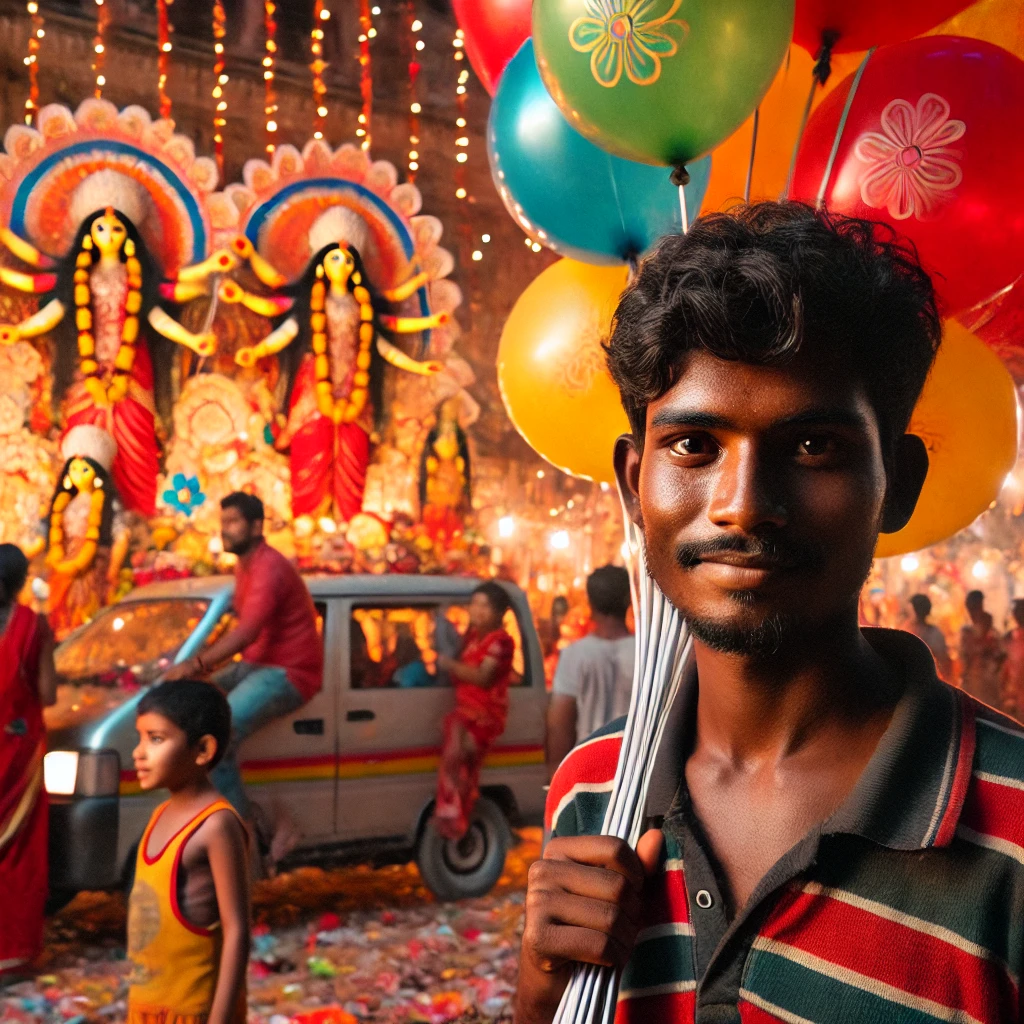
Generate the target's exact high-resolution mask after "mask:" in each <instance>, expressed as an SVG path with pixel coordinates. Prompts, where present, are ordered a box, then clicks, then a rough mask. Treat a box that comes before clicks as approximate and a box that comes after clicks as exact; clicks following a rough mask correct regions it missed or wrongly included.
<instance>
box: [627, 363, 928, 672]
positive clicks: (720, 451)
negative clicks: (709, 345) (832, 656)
mask: <svg viewBox="0 0 1024 1024" xmlns="http://www.w3.org/2000/svg"><path fill="white" fill-rule="evenodd" d="M897 447H898V450H897V452H896V454H895V457H894V459H893V470H892V472H891V474H890V476H888V477H887V474H886V468H885V464H884V462H883V453H882V440H881V435H880V430H879V424H878V420H877V416H876V414H875V412H874V410H873V408H872V406H871V404H870V402H869V401H868V396H867V394H866V392H865V390H864V388H863V386H861V385H860V384H859V383H858V382H856V381H854V380H852V379H851V375H850V374H848V373H843V372H842V371H841V369H840V368H838V367H837V366H836V365H835V364H834V363H827V362H825V361H824V360H823V359H821V358H820V357H819V358H815V356H814V355H813V354H810V355H809V354H806V353H802V354H799V355H798V356H797V357H795V358H794V359H793V360H791V361H790V362H788V363H787V364H785V365H784V366H777V367H766V366H754V365H750V364H746V363H738V362H730V361H725V360H721V359H718V358H716V357H714V356H712V355H710V354H708V353H704V352H694V353H691V354H690V355H689V356H688V357H687V359H686V361H685V362H684V364H683V366H682V368H681V371H680V373H679V375H678V379H677V381H676V383H675V385H674V386H673V387H672V388H671V389H670V390H669V391H668V392H667V393H666V394H664V395H662V396H661V397H660V398H659V399H657V400H656V401H654V402H652V403H651V404H650V406H649V407H648V409H647V434H646V439H645V443H644V449H643V455H642V457H641V456H640V454H639V453H637V451H636V450H635V448H634V447H633V446H632V444H628V445H627V444H625V443H622V442H620V447H619V449H618V451H617V459H616V462H617V468H618V471H619V474H620V479H621V480H622V482H623V484H624V490H625V491H626V492H627V493H628V494H629V495H630V496H631V498H630V508H631V514H632V516H633V519H634V521H635V522H637V523H638V524H639V525H640V526H641V528H642V529H643V531H644V535H645V538H646V542H647V560H648V566H649V568H650V571H651V573H652V575H653V576H654V578H655V579H656V580H657V582H658V584H659V585H660V587H661V589H662V590H663V591H664V592H665V594H666V595H667V596H668V597H669V598H670V599H671V601H672V603H673V604H674V605H675V606H676V607H677V608H678V609H679V610H680V612H682V613H683V615H684V616H685V617H686V618H687V619H688V620H689V621H690V624H691V627H692V628H693V632H694V635H695V636H696V637H697V638H698V639H699V640H702V641H703V642H705V643H707V644H708V646H711V647H714V648H716V649H719V650H723V651H728V652H732V653H740V654H742V653H750V654H755V653H770V652H771V651H772V650H773V649H775V648H777V647H778V646H779V644H780V642H781V641H783V640H784V639H785V637H786V636H787V635H789V634H792V633H794V632H796V633H799V634H801V635H803V634H806V632H807V629H808V627H810V629H811V631H812V632H813V628H814V627H815V626H816V625H817V626H821V625H822V624H825V623H827V622H829V621H832V620H834V619H835V617H836V616H837V615H840V614H842V613H844V612H848V611H849V610H850V609H851V607H855V606H856V601H857V598H858V595H859V592H860V588H861V586H862V584H863V582H864V579H865V578H866V576H867V572H868V569H869V567H870V565H871V559H872V557H873V554H874V549H875V543H876V541H877V537H878V533H879V531H880V530H881V529H882V528H883V527H884V528H885V529H887V530H892V529H898V528H899V527H900V526H902V525H903V524H904V523H905V521H906V519H908V518H909V516H910V513H911V512H912V511H913V507H914V503H915V502H916V500H917V495H918V493H919V492H920V486H921V484H922V483H923V480H924V470H925V469H926V467H927V457H926V455H925V454H924V449H923V445H920V443H919V442H917V439H911V441H910V442H901V444H900V445H899V446H897ZM922 459H923V460H924V461H923V462H922ZM918 477H920V479H918Z"/></svg>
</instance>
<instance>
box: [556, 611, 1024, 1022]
mask: <svg viewBox="0 0 1024 1024" xmlns="http://www.w3.org/2000/svg"><path fill="white" fill-rule="evenodd" d="M865 635H866V637H867V639H868V640H869V641H870V643H871V644H872V646H873V647H874V648H875V649H876V650H877V651H878V653H879V654H880V655H881V656H882V657H883V658H884V659H885V660H886V661H887V662H888V663H889V664H890V665H891V666H892V668H893V669H894V671H896V672H899V673H900V674H901V676H902V677H903V678H904V679H905V680H906V689H905V692H904V695H903V697H902V698H901V700H900V702H899V703H898V705H897V707H896V709H895V712H894V714H893V718H892V722H891V723H890V725H889V727H888V729H887V731H886V733H885V735H884V736H883V738H882V740H881V742H880V743H879V746H878V749H877V750H876V752H875V754H874V755H873V757H872V759H871V761H870V762H869V764H868V766H867V768H866V769H865V771H864V774H863V775H862V777H861V779H860V780H859V781H858V783H857V785H856V786H855V788H854V790H853V791H852V792H851V794H850V796H849V797H848V798H847V800H846V801H845V802H844V804H843V805H842V806H841V807H840V808H839V809H838V810H837V811H836V812H835V814H833V815H832V816H831V817H830V818H829V819H828V820H826V821H825V822H824V823H823V824H822V825H821V826H820V827H819V828H817V829H815V830H814V831H813V832H812V833H811V834H809V835H808V836H807V837H805V838H804V839H803V840H802V841H801V842H800V843H798V844H797V846H795V847H794V848H793V849H792V850H791V851H790V852H789V853H788V854H786V855H785V856H784V857H783V858H782V859H781V860H780V861H779V862H778V863H777V864H776V865H775V866H774V867H773V868H772V870H771V871H770V872H769V873H768V875H766V876H765V878H764V879H763V880H762V881H761V883H760V884H759V886H758V888H757V889H756V890H755V892H754V894H753V895H752V897H751V899H750V900H749V902H748V904H747V906H746V907H745V908H744V909H743V910H742V911H741V912H740V913H739V914H738V915H736V916H735V917H734V918H733V919H729V918H728V917H727V915H726V912H725V909H724V907H725V903H724V900H723V899H722V895H721V891H720V889H719V886H718V882H717V877H716V870H715V867H714V860H713V856H712V855H711V853H710V851H709V849H708V845H707V843H706V840H704V839H703V835H702V831H701V829H700V825H699V822H697V821H696V818H695V816H694V815H693V812H692V810H691V809H690V807H689V799H688V796H687V793H686V786H685V782H684V781H683V774H682V767H683V764H682V757H681V752H682V751H685V750H687V749H690V744H691V742H692V741H691V737H692V728H693V721H694V714H695V710H696V693H697V687H696V675H695V671H694V670H692V669H691V670H690V672H689V673H688V677H687V679H686V680H685V681H684V685H683V690H682V693H681V696H680V699H679V701H678V702H677V704H676V706H675V708H674V709H673V715H672V719H673V721H672V722H671V723H670V726H669V729H668V730H667V731H666V735H665V740H664V742H663V743H662V747H661V752H660V753H659V756H658V758H657V762H656V765H655V773H654V782H653V784H652V788H651V794H650V797H649V799H648V806H647V810H648V812H649V814H651V815H652V816H655V815H656V816H658V817H661V816H665V820H664V825H663V831H664V834H665V847H664V853H663V862H662V870H661V871H660V872H659V874H658V875H657V876H656V878H655V879H654V880H653V883H652V888H651V894H650V897H649V899H648V901H647V905H646V908H645V920H644V922H643V926H642V930H641V932H640V935H639V937H638V939H637V945H636V948H635V950H634V953H633V957H632V959H631V961H630V963H629V964H628V965H627V967H626V969H625V971H624V973H623V976H622V979H621V985H620V992H619V1009H618V1014H617V1017H616V1022H617V1024H633V1022H637V1024H641V1022H643V1024H646V1022H655V1021H657V1022H679V1024H683V1022H686V1024H727V1022H728V1024H737V1022H739V1024H767V1022H785V1024H808V1022H814V1024H857V1022H871V1024H876V1022H877V1024H882V1022H885V1024H888V1022H899V1024H933V1022H935V1021H948V1022H956V1024H1009V1022H1016V1021H1024V1013H1022V1003H1021V995H1020V976H1021V970H1022V967H1024V729H1022V728H1021V727H1020V726H1018V725H1017V723H1015V722H1013V721H1011V720H1010V719H1007V718H1004V717H1003V716H1002V715H1000V714H998V713H997V712H995V711H993V710H992V709H991V708H988V707H986V706H985V705H983V704H981V703H979V702H978V701H976V700H974V699H973V698H971V697H969V696H968V695H966V694H964V693H962V692H960V691H958V690H954V689H952V688H951V687H949V686H947V685H946V684H945V683H942V682H941V681H939V680H938V678H937V677H936V675H935V669H934V662H933V661H932V657H931V654H930V653H929V652H928V650H927V648H926V647H925V646H924V645H923V644H922V643H921V642H920V641H919V640H917V639H916V638H914V637H912V636H911V635H910V634H907V633H899V632H895V631H888V630H865ZM622 726H623V720H620V721H618V722H617V723H612V725H610V726H609V727H607V729H605V730H603V731H602V732H601V733H597V734H595V736H594V737H593V738H591V739H590V740H589V741H587V742H586V743H584V744H582V745H581V746H579V747H577V748H576V749H575V750H574V751H573V752H572V753H571V754H570V755H569V757H567V758H566V760H565V761H564V762H563V764H562V765H561V767H560V768H559V770H558V772H557V773H556V775H555V777H554V779H553V780H552V785H551V790H550V793H549V795H548V821H547V824H548V827H549V828H551V829H552V831H553V834H554V835H557V836H569V835H583V834H596V833H598V832H600V828H601V821H602V818H603V816H604V809H605V807H606V805H607V803H608V799H609V794H610V791H611V788H612V779H613V777H614V774H615V766H616V762H617V761H618V756H619V748H620V746H621V742H622Z"/></svg>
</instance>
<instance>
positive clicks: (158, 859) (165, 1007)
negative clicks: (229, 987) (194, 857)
mask: <svg viewBox="0 0 1024 1024" xmlns="http://www.w3.org/2000/svg"><path fill="white" fill-rule="evenodd" d="M166 807H167V804H166V803H163V804H161V805H160V806H159V807H158V808H157V809H156V810H155V811H154V812H153V817H152V818H150V820H149V824H148V825H147V826H146V831H145V834H144V835H143V837H142V841H141V842H140V843H139V852H138V856H137V858H136V861H135V884H134V885H133V886H132V895H131V899H130V900H129V903H128V959H129V960H130V961H131V964H132V970H131V975H130V977H129V986H130V987H129V989H128V1024H205V1022H206V1018H207V1015H208V1014H209V1012H210V1009H211V1007H212V1005H213V997H214V993H215V992H216V988H217V974H218V971H219V969H220V954H221V944H222V934H221V930H220V925H219V924H216V925H214V926H212V927H210V928H202V927H200V926H198V925H194V924H192V923H190V922H189V921H187V920H186V919H185V916H184V914H183V913H182V911H181V908H180V907H179V906H178V866H179V864H180V863H181V856H182V852H183V850H184V849H185V844H186V843H187V842H188V841H189V839H190V838H191V837H192V836H193V835H194V834H195V832H196V829H198V828H199V826H200V825H202V823H203V822H204V821H206V819H207V818H209V817H210V815H212V814H216V813H217V812H218V811H223V810H228V811H231V813H232V814H235V813H236V812H235V810H234V808H233V807H232V806H231V804H229V803H228V802H227V801H226V800H215V801H214V802H213V803H212V804H210V805H209V806H208V807H206V808H204V809H203V810H202V811H200V812H199V813H198V814H197V815H196V816H195V817H194V818H193V819H192V820H191V821H190V822H188V823H187V824H186V825H185V826H184V827H183V828H181V829H180V830H179V831H178V833H177V834H176V835H175V836H173V837H172V838H171V839H170V840H169V841H168V843H167V845H166V846H165V847H164V848H163V850H161V851H160V853H158V854H157V855H156V856H155V857H153V858H152V859H150V857H149V856H148V855H147V851H148V849H149V837H150V834H151V833H152V831H153V826H154V825H155V824H156V823H157V821H158V820H159V818H160V815H161V814H162V813H163V811H164V809H165V808H166ZM239 820H241V819H239ZM245 1018H246V995H245V990H244V986H243V991H242V993H241V996H240V999H239V1007H238V1013H237V1014H236V1017H235V1018H234V1020H235V1021H237V1022H238V1024H244V1022H245Z"/></svg>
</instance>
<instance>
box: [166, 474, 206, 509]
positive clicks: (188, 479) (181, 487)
mask: <svg viewBox="0 0 1024 1024" xmlns="http://www.w3.org/2000/svg"><path fill="white" fill-rule="evenodd" d="M171 484H172V486H173V488H174V489H173V490H166V491H164V501H165V502H166V503H167V504H168V505H170V507H171V508H173V509H174V510H175V511H176V512H182V513H184V514H185V515H187V516H190V515H192V513H193V512H195V510H196V509H197V508H199V506H200V505H202V504H203V502H205V501H206V495H205V494H203V492H202V490H201V489H200V487H199V478H198V477H194V476H185V474H184V473H175V474H174V476H173V477H172V478H171Z"/></svg>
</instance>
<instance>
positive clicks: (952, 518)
mask: <svg viewBox="0 0 1024 1024" xmlns="http://www.w3.org/2000/svg"><path fill="white" fill-rule="evenodd" d="M908 429H909V432H910V433H911V434H917V436H918V437H920V438H922V439H923V440H924V443H925V445H926V446H927V448H928V460H929V465H928V477H927V479H926V480H925V483H924V490H923V491H922V492H921V500H920V501H919V502H918V503H917V508H916V510H915V511H914V515H913V518H912V519H911V520H910V522H909V523H908V524H907V525H906V527H904V528H903V529H902V530H900V531H899V533H889V534H882V536H881V537H879V539H878V548H877V549H876V551H875V554H876V555H877V556H878V557H879V558H886V557H889V556H890V555H903V554H906V553H907V552H909V551H917V550H919V549H920V548H926V547H928V546H929V545H931V544H937V543H938V542H939V541H943V540H946V539H947V538H948V537H952V536H953V534H954V533H957V532H958V531H960V530H962V529H964V528H965V527H967V526H970V525H971V523H973V522H974V520H975V519H976V518H977V517H978V516H979V515H981V513H982V512H984V511H985V510H986V509H987V508H988V507H989V506H990V505H991V504H992V502H993V501H995V499H996V497H997V496H998V494H999V491H1000V489H1001V488H1002V486H1003V481H1004V480H1005V479H1006V474H1007V473H1009V472H1010V470H1011V469H1013V466H1014V462H1015V461H1016V458H1017V389H1016V388H1015V387H1014V384H1013V378H1012V377H1011V376H1010V374H1009V372H1008V371H1007V369H1006V367H1005V366H1004V365H1003V364H1002V361H1001V360H1000V359H999V357H998V356H997V355H996V354H995V353H994V352H993V351H992V350H991V349H990V348H989V347H988V346H987V345H986V344H985V343H984V342H982V341H980V340H979V339H978V338H976V337H975V336H974V335H973V334H971V333H970V331H968V330H966V329H965V328H963V327H961V326H960V325H959V324H958V323H956V321H954V320H947V321H946V324H945V337H944V339H943V342H942V347H941V348H940V349H939V354H938V357H937V358H936V360H935V365H934V366H933V367H932V372H931V374H930V375H929V377H928V380H927V382H926V383H925V386H924V391H923V392H922V394H921V398H920V400H919V401H918V403H917V408H916V409H915V410H914V415H913V417H912V418H911V420H910V427H909V428H908Z"/></svg>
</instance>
